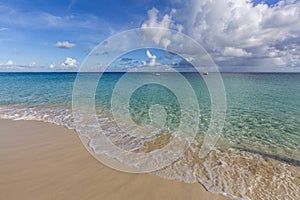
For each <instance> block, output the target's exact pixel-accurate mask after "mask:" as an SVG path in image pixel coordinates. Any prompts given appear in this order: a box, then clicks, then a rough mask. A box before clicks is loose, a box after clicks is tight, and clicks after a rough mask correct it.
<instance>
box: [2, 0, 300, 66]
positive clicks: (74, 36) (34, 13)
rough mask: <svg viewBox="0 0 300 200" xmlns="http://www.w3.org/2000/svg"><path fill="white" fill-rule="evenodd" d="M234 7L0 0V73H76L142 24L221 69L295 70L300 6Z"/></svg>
mask: <svg viewBox="0 0 300 200" xmlns="http://www.w3.org/2000/svg"><path fill="white" fill-rule="evenodd" d="M233 2H234V3H232V2H231V1H229V0H223V1H221V0H216V1H213V2H210V1H207V0H190V1H183V0H176V1H165V0H164V1H161V0H160V1H159V0H142V1H136V0H101V1H95V0H89V1H86V0H52V1H45V0H31V1H29V0H0V52H1V53H0V71H9V70H11V71H15V70H17V71H60V70H65V71H74V70H75V71H76V70H77V69H78V67H79V66H80V64H81V63H82V62H83V60H84V58H85V56H87V55H88V53H89V52H90V51H91V50H92V49H93V48H94V47H95V46H96V45H97V44H98V43H100V42H101V41H103V40H104V39H106V38H107V37H109V36H111V35H113V34H115V33H118V32H121V31H125V30H128V29H131V28H139V27H141V26H142V25H145V26H147V27H151V26H154V27H163V28H171V29H175V30H176V29H177V30H179V31H182V32H183V33H185V34H187V35H189V36H191V37H192V38H194V39H195V40H197V42H199V43H200V44H201V45H203V47H204V48H205V49H206V50H207V51H208V52H209V53H210V54H211V55H212V57H213V59H214V60H215V62H216V63H217V64H218V65H219V66H220V68H222V69H224V71H251V70H252V71H299V67H298V66H299V52H300V47H299V43H300V42H299V38H300V35H299V33H300V30H299V28H297V27H299V25H300V24H299V22H297V21H299V20H297V19H299V17H300V14H299V13H300V6H299V1H278V0H266V1H257V0H254V1H253V2H249V1H246V0H237V1H233ZM203 10H206V11H207V12H205V11H203ZM208 11H209V12H208ZM220 13H222V15H220ZM243 13H245V14H247V15H243ZM286 16H287V17H286ZM294 18H295V20H294V21H293V19H294ZM179 27H182V28H179ZM220 27H221V28H220ZM224 27H225V28H224ZM249 31H253V33H251V32H249ZM154 53H155V52H154ZM249 63H251V64H249Z"/></svg>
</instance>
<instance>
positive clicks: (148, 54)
mask: <svg viewBox="0 0 300 200" xmlns="http://www.w3.org/2000/svg"><path fill="white" fill-rule="evenodd" d="M146 55H147V57H148V58H149V65H150V66H154V65H156V61H155V60H156V56H155V55H152V54H151V53H150V52H149V51H148V50H147V52H146Z"/></svg>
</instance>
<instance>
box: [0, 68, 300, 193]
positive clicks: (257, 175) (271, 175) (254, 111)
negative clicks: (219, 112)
mask: <svg viewBox="0 0 300 200" xmlns="http://www.w3.org/2000/svg"><path fill="white" fill-rule="evenodd" d="M123 75H124V74H123V73H105V74H104V75H103V77H102V78H101V80H100V82H99V85H98V88H97V91H96V98H95V101H96V110H97V115H98V120H99V122H100V125H101V126H105V127H108V128H107V130H108V132H107V135H110V136H111V138H113V140H114V142H115V143H116V144H118V145H121V146H122V147H123V148H126V149H137V148H138V147H139V148H142V146H143V145H144V144H145V142H148V141H146V140H137V141H134V142H132V141H130V142H129V141H128V138H126V140H125V139H124V138H125V137H123V136H122V137H120V136H119V135H121V133H120V132H118V131H117V130H116V129H114V127H113V123H112V122H113V119H112V116H111V112H110V108H111V97H112V93H113V90H114V87H115V85H116V83H117V82H118V81H119V80H120V78H121V77H122V76H123ZM96 76H98V75H97V74H86V79H87V84H88V82H89V81H88V80H90V79H93V78H94V77H96ZM132 76H136V79H147V78H151V76H152V74H142V73H137V74H133V75H132ZM161 76H168V77H169V78H170V77H171V78H172V75H170V74H163V75H161ZM183 76H184V77H185V78H186V79H187V80H188V81H189V83H190V84H191V86H192V87H193V89H194V92H195V94H196V96H197V100H198V102H199V108H200V111H201V112H200V113H199V122H200V123H199V129H198V130H197V133H196V134H197V136H198V137H197V138H198V139H197V140H196V141H195V142H194V144H193V145H192V146H191V147H190V148H189V149H188V150H187V151H186V152H185V153H184V155H185V156H184V157H183V158H182V159H181V160H179V161H178V162H175V163H174V164H173V165H171V166H169V167H168V168H166V169H164V170H161V171H158V172H155V173H156V174H157V175H159V176H162V177H167V178H175V179H180V180H183V181H186V182H194V181H199V182H200V183H202V184H203V185H204V186H205V187H206V188H207V189H208V190H210V191H212V192H219V193H226V194H227V195H228V196H231V197H234V198H240V199H242V198H244V199H299V197H300V188H299V185H300V177H299V176H300V175H299V172H300V170H299V168H300V145H299V143H300V74H236V73H232V74H230V73H226V74H222V78H223V81H224V85H225V89H226V96H227V112H226V120H225V126H224V129H223V132H222V135H221V138H220V140H219V141H218V143H217V146H216V149H215V150H213V151H212V152H211V153H210V154H209V155H208V156H207V157H206V158H203V159H200V158H199V157H198V156H197V155H198V151H199V146H200V145H201V138H202V136H203V134H204V133H205V131H206V130H207V128H208V124H209V121H210V111H211V110H210V105H211V102H210V96H209V93H208V90H207V87H206V85H205V82H204V81H203V79H202V77H201V76H200V75H198V74H195V73H184V74H183ZM210 76H213V74H209V75H208V76H207V78H209V77H210ZM75 78H76V73H0V85H1V90H0V117H1V118H10V119H34V120H42V121H47V122H51V123H55V124H59V125H64V126H66V127H68V128H75V124H74V120H73V117H72V111H71V108H72V92H73V83H74V80H75ZM183 92H184V91H183ZM156 104H160V105H162V106H163V107H164V109H165V110H166V113H165V114H166V122H165V123H164V124H163V129H165V130H167V131H172V130H176V128H178V126H179V123H180V120H181V118H182V117H184V116H182V113H181V110H180V102H178V99H177V98H176V96H175V95H174V94H173V93H172V91H170V90H169V89H168V88H166V87H163V86H160V85H157V84H147V85H144V86H142V87H140V88H139V89H138V90H136V91H135V92H134V93H133V94H132V96H131V99H130V104H129V113H130V117H131V118H132V120H133V121H134V122H135V123H136V124H137V126H141V125H147V124H150V123H151V116H150V114H151V113H149V109H150V108H151V106H152V105H156ZM189 109H191V112H192V109H193V108H189ZM87 123H88V122H87ZM95 126H97V125H95ZM122 134H123V135H124V133H122ZM125 134H126V133H125ZM91 135H92V129H91ZM90 144H91V145H94V146H92V148H93V149H94V150H95V151H96V152H97V150H98V153H103V152H101V149H100V150H99V149H98V148H97V139H96V138H92V142H91V143H90ZM105 153H106V154H108V155H110V154H109V152H105ZM111 156H113V157H114V156H115V155H113V153H111ZM237 182H238V183H239V184H238V185H237V184H236V183H237ZM283 193H288V194H289V195H287V196H281V195H282V194H283Z"/></svg>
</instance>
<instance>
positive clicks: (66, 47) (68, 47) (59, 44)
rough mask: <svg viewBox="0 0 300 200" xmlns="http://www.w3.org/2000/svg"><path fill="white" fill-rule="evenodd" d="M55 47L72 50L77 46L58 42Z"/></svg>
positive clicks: (66, 42)
mask: <svg viewBox="0 0 300 200" xmlns="http://www.w3.org/2000/svg"><path fill="white" fill-rule="evenodd" d="M55 46H56V47H58V48H62V49H72V48H73V47H75V44H74V43H71V42H68V41H62V42H60V41H59V42H56V44H55Z"/></svg>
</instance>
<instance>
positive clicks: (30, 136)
mask: <svg viewBox="0 0 300 200" xmlns="http://www.w3.org/2000/svg"><path fill="white" fill-rule="evenodd" d="M0 148H1V151H0V177H1V180H0V198H1V199H2V198H3V199H8V200H10V199H46V200H47V199H107V200H109V199H113V200H116V199H133V200H134V199H146V200H147V199H149V200H150V199H151V200H154V199H165V200H168V199H197V200H202V199H203V200H206V199H210V200H229V199H230V198H228V197H225V196H223V195H221V194H214V193H211V192H208V191H206V190H205V188H204V187H203V186H202V185H201V184H200V183H184V182H180V181H177V180H168V179H163V178H160V177H158V176H155V175H152V174H129V173H125V172H119V171H117V170H114V169H111V168H109V167H107V166H105V165H103V164H102V163H100V162H99V161H98V160H96V159H95V158H94V157H93V156H92V155H91V154H89V153H88V150H87V149H86V148H85V147H84V145H83V144H82V143H81V141H80V138H79V136H78V135H77V133H76V132H75V131H74V130H70V129H67V128H65V127H62V126H58V125H54V124H50V123H46V122H41V121H26V120H18V121H14V120H5V119H0Z"/></svg>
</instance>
